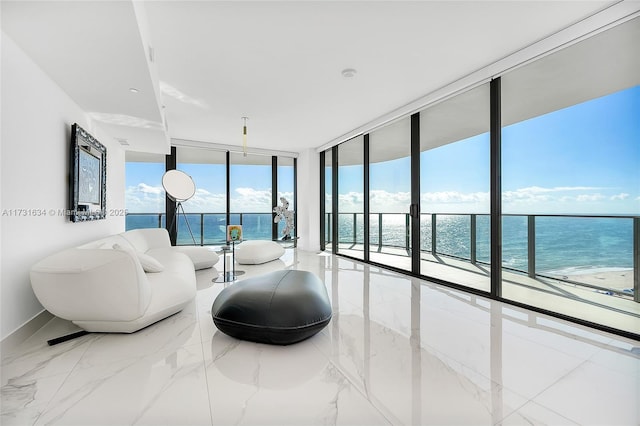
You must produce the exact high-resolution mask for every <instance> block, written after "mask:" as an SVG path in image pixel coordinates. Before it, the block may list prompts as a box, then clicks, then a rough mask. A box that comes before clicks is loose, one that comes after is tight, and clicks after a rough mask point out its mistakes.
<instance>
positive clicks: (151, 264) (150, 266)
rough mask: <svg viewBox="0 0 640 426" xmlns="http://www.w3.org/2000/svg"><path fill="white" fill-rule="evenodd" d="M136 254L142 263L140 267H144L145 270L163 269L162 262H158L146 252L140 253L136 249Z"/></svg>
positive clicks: (157, 270)
mask: <svg viewBox="0 0 640 426" xmlns="http://www.w3.org/2000/svg"><path fill="white" fill-rule="evenodd" d="M136 255H137V256H138V260H139V261H140V264H141V265H142V269H144V271H145V272H162V271H164V266H163V265H162V263H160V262H158V261H157V260H156V259H154V258H153V257H151V256H149V255H148V254H144V253H140V252H139V251H138V252H136Z"/></svg>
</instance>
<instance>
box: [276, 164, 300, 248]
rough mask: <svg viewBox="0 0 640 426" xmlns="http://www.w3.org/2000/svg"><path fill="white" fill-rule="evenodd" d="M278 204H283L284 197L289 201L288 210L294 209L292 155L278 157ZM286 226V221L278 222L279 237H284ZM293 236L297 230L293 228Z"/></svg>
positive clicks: (291, 233)
mask: <svg viewBox="0 0 640 426" xmlns="http://www.w3.org/2000/svg"><path fill="white" fill-rule="evenodd" d="M277 173H278V178H277V186H278V194H277V195H278V205H279V206H282V201H281V198H284V199H285V200H287V202H288V203H289V208H288V210H290V211H294V205H295V199H294V180H295V173H294V167H293V158H291V157H278V170H277ZM285 226H286V221H284V220H280V221H279V222H278V234H277V235H278V238H282V237H283V231H284V229H285ZM290 235H291V237H295V236H296V235H297V232H296V230H295V229H293V232H290Z"/></svg>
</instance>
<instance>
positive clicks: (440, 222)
mask: <svg viewBox="0 0 640 426" xmlns="http://www.w3.org/2000/svg"><path fill="white" fill-rule="evenodd" d="M363 219H364V217H363V214H362V213H340V214H339V232H338V238H339V239H338V252H339V253H341V254H345V255H349V256H352V257H356V258H363V254H364V235H363V233H364V224H363V222H364V220H363ZM489 219H490V217H489V215H486V214H440V213H437V214H436V213H433V214H430V213H428V214H422V215H421V226H420V234H421V237H422V238H421V240H422V241H421V247H420V259H421V262H420V268H421V269H420V274H421V275H423V276H426V277H433V278H437V279H441V280H444V281H448V282H453V283H456V284H460V285H463V286H465V287H470V288H473V289H476V290H481V291H485V292H489V291H490V288H491V263H490V248H491V245H490V226H489ZM410 224H411V222H410V216H409V215H408V214H405V213H372V214H371V215H370V231H369V235H370V252H369V258H370V260H371V261H372V262H375V263H378V264H383V265H389V266H393V267H395V268H398V269H403V270H407V271H410V270H411V240H410V233H409V230H410ZM325 231H326V239H327V240H330V238H331V235H332V232H331V231H332V230H331V213H328V214H327V215H326V217H325ZM502 233H503V238H502V257H503V265H502V283H503V285H502V296H503V298H505V299H510V300H513V301H516V302H521V303H524V304H527V305H533V306H538V307H541V308H543V309H547V310H550V311H555V312H560V313H563V314H566V315H569V316H573V317H577V318H582V319H587V320H589V318H593V319H595V318H597V319H598V321H597V322H601V323H603V324H605V325H609V326H611V327H614V328H620V329H626V330H629V331H632V332H634V333H638V330H640V303H638V301H639V300H640V292H639V286H640V284H639V281H640V278H639V276H640V274H639V265H638V259H639V256H640V255H639V247H640V218H639V217H638V216H589V215H515V214H514V215H511V214H505V215H503V232H502ZM593 322H596V321H593Z"/></svg>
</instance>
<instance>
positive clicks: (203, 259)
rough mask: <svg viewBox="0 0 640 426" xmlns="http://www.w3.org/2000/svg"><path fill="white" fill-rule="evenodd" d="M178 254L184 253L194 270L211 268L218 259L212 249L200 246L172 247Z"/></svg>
mask: <svg viewBox="0 0 640 426" xmlns="http://www.w3.org/2000/svg"><path fill="white" fill-rule="evenodd" d="M174 248H175V249H176V250H177V251H179V252H180V253H184V254H186V255H187V256H189V258H190V259H191V261H192V262H193V267H194V269H195V270H200V269H206V268H211V267H212V266H213V265H215V264H216V263H218V260H219V257H218V255H217V254H216V252H215V251H213V249H211V248H209V247H200V246H178V247H174Z"/></svg>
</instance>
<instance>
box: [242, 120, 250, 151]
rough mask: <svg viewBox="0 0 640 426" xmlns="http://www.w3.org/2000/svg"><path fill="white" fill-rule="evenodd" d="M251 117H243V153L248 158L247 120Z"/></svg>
mask: <svg viewBox="0 0 640 426" xmlns="http://www.w3.org/2000/svg"><path fill="white" fill-rule="evenodd" d="M248 119H249V117H242V121H243V123H242V152H243V155H244V156H245V157H246V156H247V120H248Z"/></svg>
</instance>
